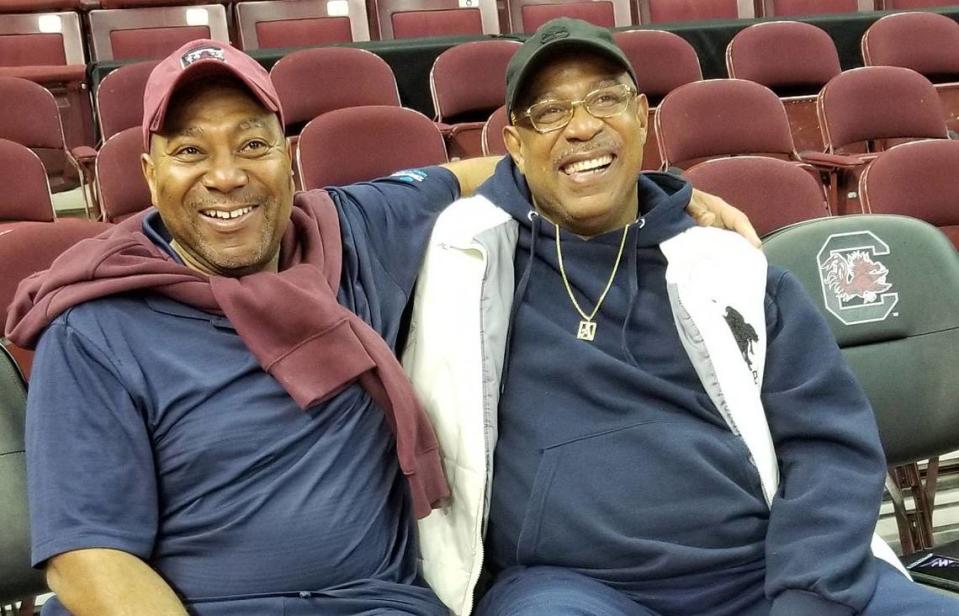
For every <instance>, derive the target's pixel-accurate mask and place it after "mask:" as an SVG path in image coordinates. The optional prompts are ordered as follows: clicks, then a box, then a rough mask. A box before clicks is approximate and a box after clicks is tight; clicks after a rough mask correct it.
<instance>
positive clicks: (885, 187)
mask: <svg viewBox="0 0 959 616" xmlns="http://www.w3.org/2000/svg"><path fill="white" fill-rule="evenodd" d="M957 169H959V141H949V140H946V139H933V140H928V141H913V142H912V143H904V144H902V145H897V146H896V147H894V148H890V149H888V150H886V151H885V152H883V153H881V154H880V155H879V156H878V157H877V158H876V160H874V161H872V163H870V165H869V166H868V167H867V168H866V171H865V172H864V173H863V174H862V177H861V178H860V182H859V193H860V198H861V200H862V206H863V211H864V212H866V213H869V214H904V215H906V216H912V217H914V218H921V219H922V220H925V221H926V222H928V223H930V224H933V225H935V226H937V227H939V229H940V230H942V231H943V232H944V233H945V234H946V235H947V236H948V237H949V239H950V240H952V243H953V245H954V246H956V247H957V248H959V207H957V204H959V173H957V172H956V171H957Z"/></svg>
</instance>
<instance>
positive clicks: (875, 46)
mask: <svg viewBox="0 0 959 616" xmlns="http://www.w3.org/2000/svg"><path fill="white" fill-rule="evenodd" d="M861 47H862V59H863V62H864V63H865V65H866V66H901V67H904V68H911V69H912V70H914V71H916V72H918V73H922V74H923V75H926V76H927V77H930V78H933V77H934V76H946V75H948V76H950V77H951V80H952V81H956V78H957V77H959V23H956V22H955V21H953V20H952V19H951V18H949V17H946V16H945V15H939V14H938V13H896V14H893V15H886V16H885V17H883V18H881V19H879V20H877V21H876V22H875V23H874V24H872V25H871V26H869V29H868V30H866V33H865V34H864V35H863V36H862V44H861Z"/></svg>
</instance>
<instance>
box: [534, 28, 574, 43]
mask: <svg viewBox="0 0 959 616" xmlns="http://www.w3.org/2000/svg"><path fill="white" fill-rule="evenodd" d="M568 36H569V29H568V28H567V27H566V26H564V25H560V24H557V25H555V26H553V27H552V28H547V29H546V30H545V31H544V32H543V33H542V34H540V35H539V42H540V44H542V45H545V44H546V43H549V42H550V41H555V40H556V39H564V38H566V37H568Z"/></svg>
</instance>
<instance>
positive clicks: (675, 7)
mask: <svg viewBox="0 0 959 616" xmlns="http://www.w3.org/2000/svg"><path fill="white" fill-rule="evenodd" d="M638 12H639V23H642V24H655V23H664V22H676V21H704V20H708V19H749V18H752V17H755V16H756V10H755V8H754V7H753V2H752V0H638Z"/></svg>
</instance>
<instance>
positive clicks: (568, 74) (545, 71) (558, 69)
mask: <svg viewBox="0 0 959 616" xmlns="http://www.w3.org/2000/svg"><path fill="white" fill-rule="evenodd" d="M605 82H614V83H617V82H624V83H625V82H629V83H631V80H630V79H629V73H627V72H626V70H625V69H624V68H623V67H622V66H620V65H619V64H617V63H616V62H613V61H612V60H609V59H607V58H605V57H603V56H598V55H595V54H589V53H586V54H584V53H582V52H567V53H563V54H560V55H557V56H555V57H553V58H550V59H548V60H545V61H544V62H543V64H542V65H541V66H540V67H539V68H538V69H537V70H536V72H535V73H534V74H533V75H532V76H531V77H530V78H529V80H528V81H527V85H526V87H525V91H526V92H525V94H526V95H525V99H526V100H529V101H534V100H536V99H540V98H544V97H549V96H558V95H562V94H564V93H570V94H583V93H585V92H586V91H588V90H590V89H592V88H594V87H597V86H599V85H602V84H603V83H605Z"/></svg>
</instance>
